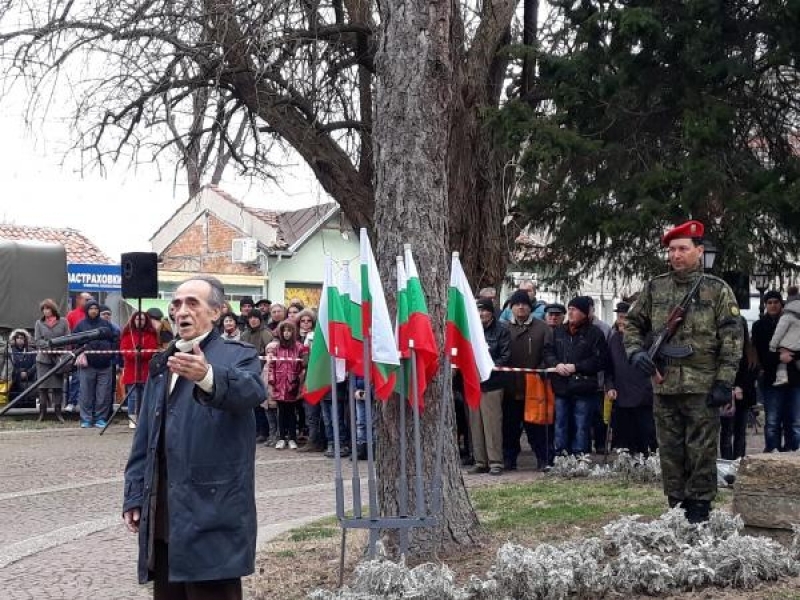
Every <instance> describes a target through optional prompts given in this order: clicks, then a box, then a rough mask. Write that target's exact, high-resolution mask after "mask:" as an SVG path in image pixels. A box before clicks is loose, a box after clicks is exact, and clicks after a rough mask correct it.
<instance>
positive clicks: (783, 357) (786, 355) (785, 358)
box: [779, 348, 794, 365]
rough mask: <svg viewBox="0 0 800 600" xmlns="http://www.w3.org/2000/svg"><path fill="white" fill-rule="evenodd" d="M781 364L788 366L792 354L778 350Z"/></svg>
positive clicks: (791, 359)
mask: <svg viewBox="0 0 800 600" xmlns="http://www.w3.org/2000/svg"><path fill="white" fill-rule="evenodd" d="M779 360H780V361H781V362H782V363H783V364H785V365H788V364H789V363H790V362H792V361H793V360H794V353H792V352H791V351H790V350H787V349H786V348H781V349H780V359H779Z"/></svg>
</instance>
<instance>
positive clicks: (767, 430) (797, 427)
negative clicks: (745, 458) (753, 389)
mask: <svg viewBox="0 0 800 600" xmlns="http://www.w3.org/2000/svg"><path fill="white" fill-rule="evenodd" d="M761 393H762V394H763V396H764V412H765V413H766V423H765V424H764V452H772V451H773V450H780V449H782V448H783V449H784V450H797V449H798V448H800V388H797V387H795V388H793V387H789V386H788V385H784V386H780V387H773V386H771V385H765V386H763V387H762V388H761ZM783 431H786V432H787V434H788V436H789V437H790V439H787V440H786V443H785V444H784V445H783V446H781V433H782V432H783Z"/></svg>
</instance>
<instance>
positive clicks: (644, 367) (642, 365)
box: [631, 350, 656, 376]
mask: <svg viewBox="0 0 800 600" xmlns="http://www.w3.org/2000/svg"><path fill="white" fill-rule="evenodd" d="M631 364H632V365H633V366H634V367H636V368H637V369H639V370H640V371H641V372H642V373H644V374H645V375H648V376H649V375H654V374H655V372H656V363H654V362H653V359H652V358H650V355H649V354H647V352H645V351H644V350H639V351H638V352H634V353H633V354H632V355H631Z"/></svg>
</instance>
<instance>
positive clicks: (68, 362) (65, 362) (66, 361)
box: [0, 346, 86, 416]
mask: <svg viewBox="0 0 800 600" xmlns="http://www.w3.org/2000/svg"><path fill="white" fill-rule="evenodd" d="M85 351H86V346H81V347H80V348H76V349H75V350H72V351H71V352H67V353H66V354H64V355H63V356H62V357H61V358H59V359H58V362H57V363H56V364H55V365H54V366H53V368H51V369H50V370H49V371H47V372H46V373H45V374H44V375H42V376H41V377H39V379H37V380H36V381H34V382H33V383H32V384H31V385H30V387H28V388H27V389H26V390H25V391H24V392H22V393H21V394H20V395H19V396H17V397H16V398H14V399H13V400H12V401H11V402H9V403H8V404H6V405H5V406H4V407H3V408H2V409H0V416H2V415H4V414H6V413H7V412H8V411H9V410H11V408H13V406H14V405H15V404H17V403H19V402H20V401H21V400H24V399H25V398H27V397H28V396H30V395H31V394H33V392H35V391H36V390H38V389H39V388H40V387H42V384H43V383H44V382H45V381H46V380H47V378H48V377H50V376H51V375H54V374H56V373H58V372H60V371H61V370H62V369H66V368H67V367H70V368H71V367H72V365H74V364H75V359H76V358H78V356H79V355H81V354H82V353H83V352H85ZM9 382H10V380H9ZM10 391H11V388H10V386H9V392H10Z"/></svg>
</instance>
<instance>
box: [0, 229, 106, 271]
mask: <svg viewBox="0 0 800 600" xmlns="http://www.w3.org/2000/svg"><path fill="white" fill-rule="evenodd" d="M0 239H4V240H11V241H25V240H34V241H38V242H50V243H52V244H61V245H62V246H64V247H65V248H66V250H67V262H69V263H89V264H103V265H107V264H113V263H114V262H115V261H113V260H111V258H109V257H108V256H106V254H105V253H104V252H103V251H102V250H100V248H98V247H97V246H95V245H94V244H93V243H92V242H90V241H89V238H87V237H86V236H85V235H83V234H82V233H81V232H80V231H78V230H77V229H57V228H55V227H28V226H26V225H13V224H10V223H0Z"/></svg>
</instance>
